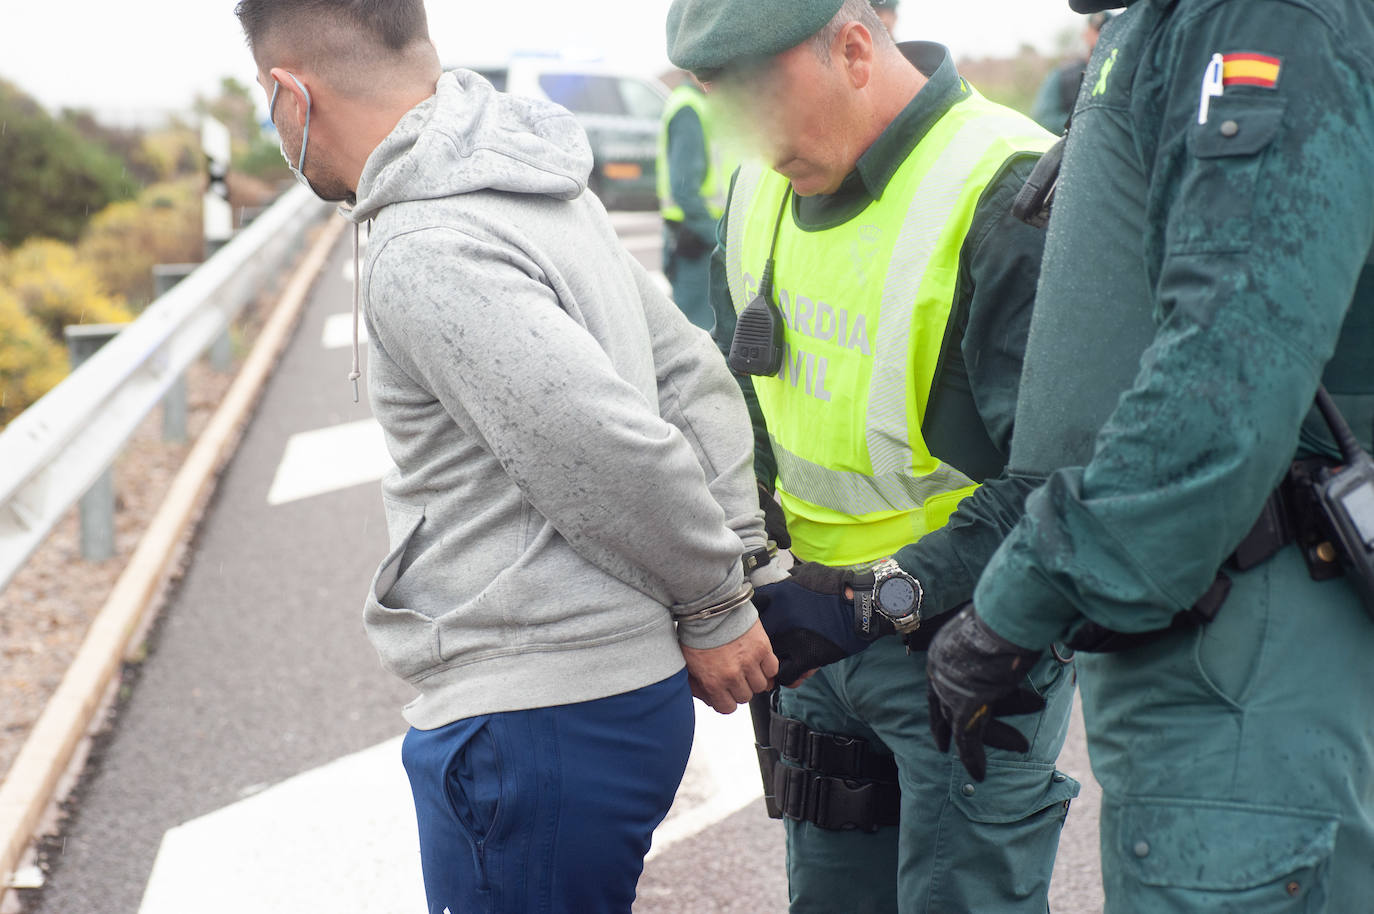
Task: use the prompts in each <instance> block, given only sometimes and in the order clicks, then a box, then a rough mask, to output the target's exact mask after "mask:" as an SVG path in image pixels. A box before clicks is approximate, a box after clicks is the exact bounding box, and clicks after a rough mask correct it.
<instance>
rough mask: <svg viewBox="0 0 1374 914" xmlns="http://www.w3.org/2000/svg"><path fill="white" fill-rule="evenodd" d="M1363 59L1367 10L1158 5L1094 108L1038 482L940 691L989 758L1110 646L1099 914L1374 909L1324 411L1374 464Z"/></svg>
mask: <svg viewBox="0 0 1374 914" xmlns="http://www.w3.org/2000/svg"><path fill="white" fill-rule="evenodd" d="M1099 5H1106V4H1099ZM1076 6H1077V7H1078V8H1079V12H1087V11H1088V10H1085V9H1082V8H1081V5H1080V4H1076ZM1371 49H1374V10H1371V6H1370V4H1369V3H1368V2H1365V0H1138V2H1133V3H1131V4H1130V6H1129V7H1128V8H1127V9H1126V11H1125V12H1124V13H1123V14H1121V15H1120V16H1119V17H1118V18H1117V20H1115V21H1114V22H1113V24H1112V28H1111V29H1110V30H1108V32H1107V33H1106V34H1105V35H1104V36H1103V39H1102V41H1101V43H1099V45H1098V47H1097V50H1096V52H1095V53H1094V55H1093V58H1092V60H1091V62H1090V63H1089V65H1088V70H1087V74H1086V81H1085V83H1084V88H1083V91H1082V93H1081V94H1080V95H1079V97H1078V102H1077V108H1076V110H1075V111H1074V114H1073V123H1072V125H1071V126H1070V128H1069V136H1068V140H1067V144H1066V148H1065V153H1064V159H1063V169H1062V174H1061V175H1060V180H1059V182H1058V188H1057V191H1056V198H1055V200H1054V203H1053V215H1052V216H1051V218H1050V226H1049V233H1048V241H1047V243H1046V245H1045V260H1044V266H1043V268H1042V275H1041V280H1040V288H1039V296H1038V301H1037V305H1036V311H1035V316H1034V319H1033V321H1032V326H1031V332H1030V344H1029V348H1028V351H1027V353H1026V358H1025V374H1024V375H1023V378H1022V383H1021V395H1020V403H1019V408H1018V412H1017V416H1016V434H1015V438H1014V441H1013V445H1012V455H1011V465H1012V467H1013V469H1014V471H1015V472H1016V473H1018V474H1021V475H1022V476H1024V477H1026V478H1027V479H1029V480H1031V481H1032V484H1034V483H1035V482H1043V485H1040V486H1039V488H1037V489H1035V491H1034V492H1033V494H1031V495H1030V497H1029V498H1028V499H1026V500H1024V517H1023V518H1022V519H1021V520H1020V522H1019V523H1017V524H1016V525H1015V526H1014V528H1013V529H1011V530H1010V533H1009V536H1008V537H1007V539H1006V542H1005V543H1004V544H1003V545H1002V547H1001V548H1000V550H999V551H998V552H997V554H996V556H995V557H994V558H993V560H992V562H991V563H990V564H989V565H988V567H987V569H986V571H985V572H984V574H983V576H982V579H981V580H980V581H979V583H978V586H977V590H976V593H975V596H974V600H973V606H974V607H975V610H974V611H970V612H968V613H967V614H966V615H963V616H962V617H961V618H959V619H958V620H956V622H954V623H952V624H951V625H949V626H946V627H945V628H944V629H943V630H942V632H941V634H940V636H939V637H938V638H937V639H936V642H935V644H934V645H933V646H932V649H931V652H930V682H931V685H932V700H933V702H934V703H935V704H936V706H937V707H938V709H939V715H938V717H939V720H938V721H937V734H936V735H937V737H940V738H942V739H946V740H948V739H951V738H952V740H953V741H954V742H955V743H956V744H957V745H958V746H959V748H960V751H961V752H963V753H964V754H965V756H966V757H969V758H972V759H974V761H975V764H976V759H977V756H978V754H979V749H978V747H977V744H976V737H977V734H978V731H979V729H980V727H981V726H982V725H983V723H984V722H985V721H987V720H988V719H989V716H990V715H989V710H990V709H992V708H993V706H994V705H995V702H996V700H997V698H998V696H1000V695H1002V694H1004V693H1005V692H1006V691H1008V690H1010V689H1014V688H1016V686H1017V683H1019V676H1018V675H1017V670H1019V669H1020V668H1022V667H1024V665H1025V664H1027V663H1031V662H1034V661H1035V659H1036V658H1037V657H1039V656H1040V655H1041V654H1043V653H1048V652H1049V651H1050V650H1051V648H1050V645H1051V644H1052V642H1054V641H1056V640H1058V639H1062V638H1065V637H1069V638H1070V639H1071V640H1072V641H1073V642H1075V643H1079V644H1080V645H1081V646H1082V647H1083V648H1084V649H1085V650H1086V649H1087V648H1089V647H1092V648H1097V649H1098V651H1097V652H1094V653H1084V652H1081V651H1080V653H1079V655H1078V661H1077V662H1078V667H1079V671H1080V675H1081V685H1082V694H1083V709H1084V716H1085V719H1086V723H1087V730H1088V746H1089V750H1090V753H1091V756H1092V762H1093V771H1094V773H1095V774H1096V776H1097V779H1098V780H1099V781H1100V782H1101V784H1102V787H1103V801H1102V818H1101V823H1102V876H1103V881H1104V884H1105V889H1106V897H1107V911H1108V912H1109V914H1118V912H1120V914H1125V912H1130V914H1154V912H1166V911H1167V912H1201V911H1245V912H1257V911H1295V912H1296V911H1324V912H1330V914H1336V912H1342V914H1344V912H1353V911H1369V910H1371V905H1374V619H1371V612H1374V606H1367V605H1362V600H1361V596H1360V594H1361V582H1362V581H1364V582H1368V578H1367V577H1365V576H1360V575H1356V573H1355V567H1356V566H1355V565H1354V564H1353V563H1352V564H1351V566H1350V568H1349V569H1348V570H1345V572H1344V573H1342V567H1343V563H1344V562H1347V561H1352V562H1353V560H1352V557H1358V556H1359V555H1360V550H1361V549H1364V550H1368V549H1369V548H1371V547H1374V532H1371V531H1370V530H1368V529H1366V530H1365V531H1364V532H1363V533H1362V534H1360V537H1359V538H1360V539H1363V540H1365V542H1364V543H1363V545H1360V544H1358V543H1356V544H1355V545H1353V546H1352V545H1350V544H1351V542H1352V540H1351V539H1348V538H1347V539H1343V538H1342V537H1340V536H1338V535H1335V532H1336V530H1337V529H1338V528H1337V527H1333V526H1331V525H1329V523H1328V519H1327V517H1326V512H1325V511H1323V510H1321V507H1320V506H1321V504H1322V501H1321V500H1320V499H1315V498H1314V497H1313V496H1314V495H1315V494H1316V492H1317V490H1316V489H1315V488H1314V485H1313V481H1314V479H1315V480H1316V481H1317V482H1318V483H1319V482H1320V480H1321V479H1323V478H1324V475H1323V474H1326V473H1330V472H1332V471H1333V468H1334V467H1335V466H1336V465H1337V464H1343V465H1345V466H1346V467H1347V470H1346V471H1343V472H1348V471H1349V470H1350V469H1354V470H1358V469H1359V466H1360V462H1359V460H1358V459H1351V458H1350V457H1348V456H1343V455H1342V452H1341V451H1338V450H1337V448H1336V446H1335V442H1334V440H1333V437H1332V435H1331V433H1330V431H1329V430H1328V425H1327V422H1326V421H1325V420H1324V418H1323V417H1322V416H1321V415H1319V413H1318V411H1315V410H1313V409H1312V407H1313V400H1314V393H1315V392H1316V391H1317V390H1318V384H1319V382H1320V383H1322V384H1323V385H1324V387H1325V388H1326V389H1327V390H1329V392H1330V395H1331V397H1332V398H1333V400H1334V403H1335V405H1336V406H1337V407H1339V409H1340V411H1341V412H1343V413H1344V414H1345V417H1346V419H1347V420H1348V422H1349V425H1350V426H1352V427H1353V429H1354V431H1355V433H1356V434H1357V435H1358V437H1359V439H1360V440H1361V442H1362V444H1363V446H1364V447H1365V448H1369V447H1370V445H1371V441H1370V432H1371V419H1374V54H1371ZM1337 478H1338V479H1339V478H1340V477H1337ZM1351 491H1352V492H1353V493H1354V495H1352V497H1351V498H1350V500H1348V501H1342V502H1341V503H1342V504H1343V505H1345V506H1346V509H1347V510H1350V511H1352V512H1354V513H1355V516H1363V518H1364V524H1365V526H1366V527H1368V525H1369V522H1370V520H1371V518H1370V513H1371V510H1370V509H1371V507H1374V504H1371V503H1374V490H1372V489H1371V487H1370V486H1369V484H1368V483H1364V484H1362V486H1361V487H1360V488H1358V489H1352V490H1351ZM1361 498H1362V499H1363V505H1364V507H1363V508H1361V505H1360V503H1359V499H1361ZM1021 504H1022V501H1021V500H1020V499H1019V498H1015V499H1012V500H1011V501H1009V503H1008V510H1007V515H1006V516H1007V517H1008V518H1011V517H1014V516H1015V514H1016V513H1018V511H1019V508H1020V507H1021ZM1361 511H1363V514H1362V515H1361V514H1360V512H1361ZM1257 517H1259V518H1260V522H1258V523H1257V522H1256V518H1257ZM1338 544H1339V545H1338ZM1342 556H1344V558H1342ZM1209 619H1210V621H1208V620H1209ZM1112 632H1116V633H1118V634H1116V635H1112V634H1110V633H1112ZM1110 648H1116V650H1108V649H1110Z"/></svg>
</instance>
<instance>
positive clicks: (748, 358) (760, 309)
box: [726, 186, 792, 377]
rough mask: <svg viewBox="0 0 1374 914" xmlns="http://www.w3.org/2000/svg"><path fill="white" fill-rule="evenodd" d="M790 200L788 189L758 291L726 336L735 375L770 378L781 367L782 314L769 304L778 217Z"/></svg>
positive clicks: (790, 195) (790, 193) (776, 226)
mask: <svg viewBox="0 0 1374 914" xmlns="http://www.w3.org/2000/svg"><path fill="white" fill-rule="evenodd" d="M791 199H792V188H791V187H790V186H789V187H788V189H787V193H785V194H783V195H782V205H781V206H780V207H778V218H777V221H776V222H775V223H774V224H773V241H772V244H771V245H770V246H769V248H768V262H767V263H765V264H764V266H763V277H762V278H761V279H760V280H759V292H758V294H757V295H755V296H754V297H753V299H752V300H751V301H750V302H749V304H748V305H746V306H745V308H744V310H743V311H741V312H740V313H739V316H738V317H737V318H736V319H735V335H734V336H732V337H731V338H730V355H729V356H728V358H727V359H726V361H727V362H728V363H729V365H730V370H731V371H734V372H736V373H737V374H749V375H759V376H761V377H772V376H773V375H775V374H777V373H778V371H779V370H781V369H782V357H783V351H782V347H783V343H782V328H783V320H782V313H781V312H780V311H779V310H778V306H777V305H775V304H773V255H774V254H776V253H777V250H778V232H779V230H780V229H781V228H782V217H783V215H784V214H785V213H786V212H787V204H788V201H790V200H791Z"/></svg>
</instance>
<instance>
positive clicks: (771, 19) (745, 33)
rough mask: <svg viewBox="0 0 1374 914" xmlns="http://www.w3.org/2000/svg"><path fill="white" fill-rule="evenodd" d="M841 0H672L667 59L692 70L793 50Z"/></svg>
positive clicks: (826, 19) (827, 18) (825, 20)
mask: <svg viewBox="0 0 1374 914" xmlns="http://www.w3.org/2000/svg"><path fill="white" fill-rule="evenodd" d="M843 5H844V0H673V5H672V7H671V8H670V9H669V10H668V59H669V60H671V61H672V62H673V65H674V66H678V67H681V68H682V69H684V70H691V71H693V72H701V71H709V70H719V69H721V68H723V67H725V66H728V65H729V64H731V63H733V62H735V61H739V60H744V59H746V58H764V57H772V56H773V55H774V54H781V53H782V52H783V51H786V50H787V49H789V48H795V47H796V46H797V45H799V44H801V43H802V42H803V41H805V40H806V39H808V38H810V37H811V36H812V35H814V34H816V33H817V32H819V31H820V30H821V29H822V28H824V27H825V25H826V23H828V22H829V21H830V20H831V19H833V18H834V17H835V14H836V13H838V12H839V11H840V7H841V6H843Z"/></svg>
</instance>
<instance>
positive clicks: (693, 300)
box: [663, 223, 716, 333]
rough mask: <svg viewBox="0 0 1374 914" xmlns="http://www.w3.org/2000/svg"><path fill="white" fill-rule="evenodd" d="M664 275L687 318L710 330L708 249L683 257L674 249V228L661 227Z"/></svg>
mask: <svg viewBox="0 0 1374 914" xmlns="http://www.w3.org/2000/svg"><path fill="white" fill-rule="evenodd" d="M663 275H664V276H665V277H667V279H668V282H669V284H670V285H672V287H673V301H674V302H675V303H676V304H677V306H678V309H679V310H681V311H682V313H683V314H685V315H686V316H687V320H689V321H691V322H692V323H693V324H695V325H696V326H698V327H700V328H701V329H702V330H705V331H706V332H707V333H710V332H711V331H712V329H714V328H715V325H716V313H715V311H713V310H712V309H711V291H710V290H711V252H710V250H706V251H704V252H702V253H701V254H699V255H697V256H696V257H684V256H683V255H682V254H681V252H679V251H678V250H677V241H676V240H675V237H674V230H673V229H672V228H669V227H668V225H667V224H666V223H665V224H664V228H663Z"/></svg>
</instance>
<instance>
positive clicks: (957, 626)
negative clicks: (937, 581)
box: [926, 604, 1045, 781]
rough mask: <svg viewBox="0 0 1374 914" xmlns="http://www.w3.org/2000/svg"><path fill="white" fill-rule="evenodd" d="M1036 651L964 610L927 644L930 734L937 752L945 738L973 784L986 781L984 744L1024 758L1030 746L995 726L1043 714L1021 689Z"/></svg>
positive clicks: (1040, 702)
mask: <svg viewBox="0 0 1374 914" xmlns="http://www.w3.org/2000/svg"><path fill="white" fill-rule="evenodd" d="M1041 653H1042V652H1041V651H1032V650H1027V649H1026V648H1023V647H1018V646H1017V645H1015V644H1012V643H1011V642H1010V641H1008V640H1006V639H1005V638H1003V637H1002V636H1001V635H999V634H997V633H996V632H995V631H993V630H992V629H990V628H988V626H987V625H986V623H984V622H983V620H982V619H980V618H978V614H977V613H976V612H974V610H973V604H969V605H967V606H966V607H965V608H964V609H963V610H961V611H960V612H959V615H957V616H955V617H954V618H953V619H951V620H950V621H949V623H948V624H947V625H945V627H944V628H942V629H941V630H940V633H939V634H938V635H936V636H935V640H934V641H932V642H931V644H930V652H929V653H928V654H927V656H926V677H927V679H928V680H929V683H930V686H929V692H928V698H929V701H930V732H931V733H933V734H934V735H935V745H937V746H938V747H939V748H940V751H941V752H948V751H949V744H950V738H951V736H952V737H953V739H954V745H955V747H956V748H957V749H958V750H959V759H960V761H962V762H963V763H964V767H965V768H967V769H968V773H969V774H970V775H972V776H973V779H974V780H975V781H981V780H983V778H984V777H986V776H987V767H988V765H987V758H986V756H985V755H984V754H983V746H984V744H986V745H989V746H993V747H995V748H998V749H1006V750H1007V751H1009V752H1025V751H1027V750H1028V749H1030V743H1029V742H1027V740H1026V737H1025V736H1023V735H1022V734H1021V731H1020V730H1017V729H1016V728H1015V727H1013V726H1011V724H1008V723H1006V722H1004V721H1000V720H997V719H996V718H998V717H1005V716H1008V715H1013V714H1030V713H1032V712H1035V711H1040V710H1043V709H1044V707H1045V699H1044V698H1041V697H1040V696H1039V695H1037V694H1036V693H1035V692H1033V691H1032V690H1031V689H1030V688H1029V687H1027V686H1026V685H1023V683H1025V681H1026V674H1027V673H1029V672H1030V670H1031V667H1033V666H1035V662H1036V661H1037V660H1039V659H1040V654H1041Z"/></svg>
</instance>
